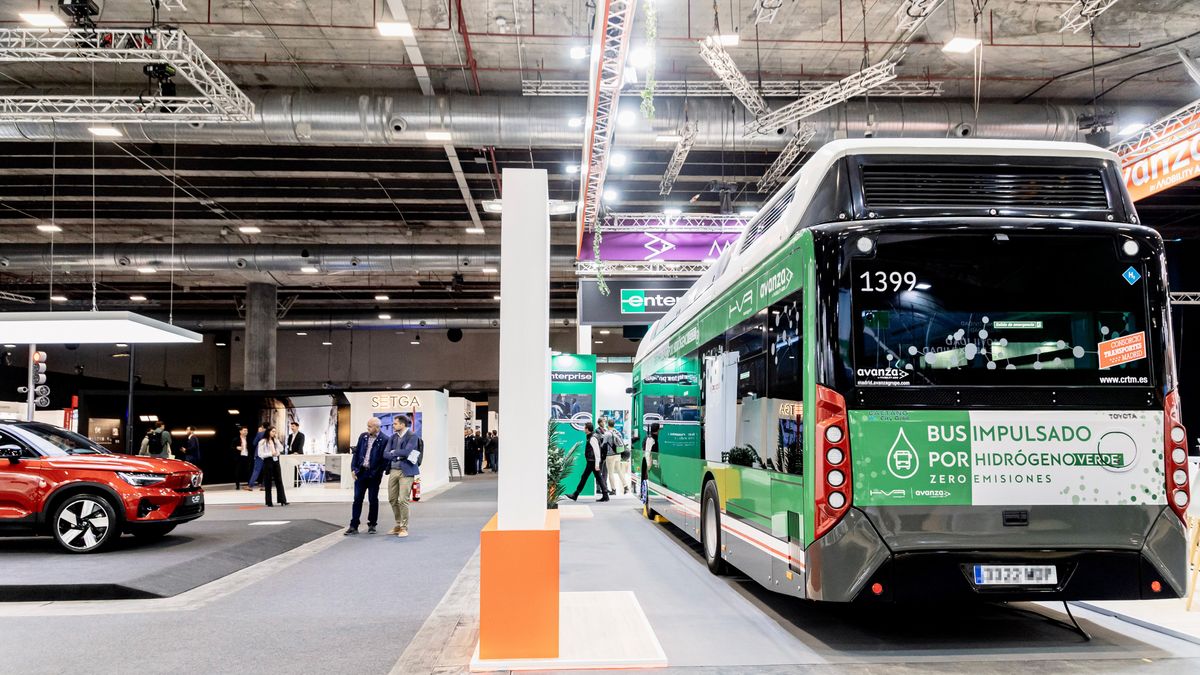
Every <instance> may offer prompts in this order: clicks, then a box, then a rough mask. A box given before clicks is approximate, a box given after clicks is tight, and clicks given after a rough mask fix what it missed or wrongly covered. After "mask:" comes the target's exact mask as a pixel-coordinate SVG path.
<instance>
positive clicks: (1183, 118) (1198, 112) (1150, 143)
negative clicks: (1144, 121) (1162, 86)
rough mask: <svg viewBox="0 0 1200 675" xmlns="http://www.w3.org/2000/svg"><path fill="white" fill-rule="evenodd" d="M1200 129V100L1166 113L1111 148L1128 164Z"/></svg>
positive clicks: (1123, 164) (1124, 163) (1123, 162)
mask: <svg viewBox="0 0 1200 675" xmlns="http://www.w3.org/2000/svg"><path fill="white" fill-rule="evenodd" d="M1198 131H1200V100H1196V101H1193V102H1191V103H1189V104H1188V105H1185V106H1184V107H1182V108H1180V109H1179V110H1176V111H1175V112H1173V113H1171V114H1169V115H1166V116H1165V117H1163V118H1161V119H1159V120H1158V121H1156V122H1154V123H1153V124H1149V125H1146V127H1145V128H1144V129H1142V130H1141V131H1139V132H1138V133H1137V134H1136V135H1134V136H1132V137H1130V138H1128V139H1126V140H1124V141H1122V142H1120V143H1116V144H1114V145H1111V146H1109V148H1108V149H1109V150H1112V151H1113V152H1115V153H1117V156H1118V157H1120V158H1121V165H1122V166H1127V165H1129V164H1132V163H1133V162H1136V161H1137V160H1139V159H1141V158H1142V157H1145V156H1146V155H1149V154H1153V153H1154V152H1157V151H1158V150H1161V149H1162V148H1164V147H1166V146H1167V145H1170V144H1171V143H1174V142H1176V141H1178V140H1180V139H1182V138H1184V137H1186V136H1190V135H1191V134H1194V133H1197V132H1198Z"/></svg>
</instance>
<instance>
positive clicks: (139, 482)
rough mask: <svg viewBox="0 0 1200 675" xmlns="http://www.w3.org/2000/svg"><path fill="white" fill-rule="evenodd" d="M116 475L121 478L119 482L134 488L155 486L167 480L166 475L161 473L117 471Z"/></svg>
mask: <svg viewBox="0 0 1200 675" xmlns="http://www.w3.org/2000/svg"><path fill="white" fill-rule="evenodd" d="M117 475H118V476H120V477H121V480H123V481H125V482H126V483H129V484H130V485H133V486H136V487H146V486H148V485H157V484H159V483H161V482H163V481H165V480H166V479H167V477H166V475H164V474H161V473H128V472H125V471H118V472H117Z"/></svg>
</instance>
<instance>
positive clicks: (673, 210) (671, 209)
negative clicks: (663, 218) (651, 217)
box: [663, 206, 683, 216]
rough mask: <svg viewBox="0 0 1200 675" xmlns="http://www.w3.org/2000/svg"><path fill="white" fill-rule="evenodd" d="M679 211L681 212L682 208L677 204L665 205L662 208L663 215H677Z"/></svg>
mask: <svg viewBox="0 0 1200 675" xmlns="http://www.w3.org/2000/svg"><path fill="white" fill-rule="evenodd" d="M681 213H683V209H681V208H679V207H678V206H667V207H664V208H663V215H667V216H677V215H679V214H681Z"/></svg>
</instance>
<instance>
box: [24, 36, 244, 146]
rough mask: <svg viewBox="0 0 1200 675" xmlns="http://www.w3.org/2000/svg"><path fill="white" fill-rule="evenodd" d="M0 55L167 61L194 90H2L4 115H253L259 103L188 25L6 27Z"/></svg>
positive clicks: (194, 118)
mask: <svg viewBox="0 0 1200 675" xmlns="http://www.w3.org/2000/svg"><path fill="white" fill-rule="evenodd" d="M0 62H24V63H33V62H40V63H46V62H51V63H64V62H68V63H80V62H83V63H135V64H168V65H170V66H173V67H174V68H175V72H176V75H178V76H179V77H182V78H183V79H185V80H187V82H188V84H190V85H191V86H192V87H194V88H195V89H196V91H197V92H198V96H194V97H177V96H171V97H162V96H131V97H115V96H79V95H74V96H16V97H0V121H5V122H12V121H52V120H73V121H87V122H168V123H169V122H248V121H251V119H252V118H253V116H254V103H253V102H252V101H251V100H250V98H249V97H248V96H246V94H245V93H243V92H242V90H241V89H239V88H238V86H237V85H236V84H234V83H233V80H231V79H229V76H227V75H226V74H225V73H224V72H223V71H222V70H221V69H220V68H218V67H217V64H216V63H214V62H213V60H212V59H210V58H209V57H208V55H207V54H205V53H204V52H203V51H202V50H201V49H200V47H199V46H197V45H196V43H195V42H193V41H192V39H191V38H189V37H188V36H187V34H185V33H184V32H182V31H180V30H178V29H175V28H169V27H163V26H156V27H152V28H103V29H91V28H68V29H36V28H3V29H0Z"/></svg>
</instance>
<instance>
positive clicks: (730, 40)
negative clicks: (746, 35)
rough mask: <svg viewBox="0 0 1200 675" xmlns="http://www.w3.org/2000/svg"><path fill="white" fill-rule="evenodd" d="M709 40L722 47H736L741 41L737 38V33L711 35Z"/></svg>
mask: <svg viewBox="0 0 1200 675" xmlns="http://www.w3.org/2000/svg"><path fill="white" fill-rule="evenodd" d="M710 39H711V40H712V41H713V42H715V43H717V44H719V45H721V46H722V47H736V46H738V42H740V41H741V38H739V37H738V34H737V33H725V34H724V35H713V36H710Z"/></svg>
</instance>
